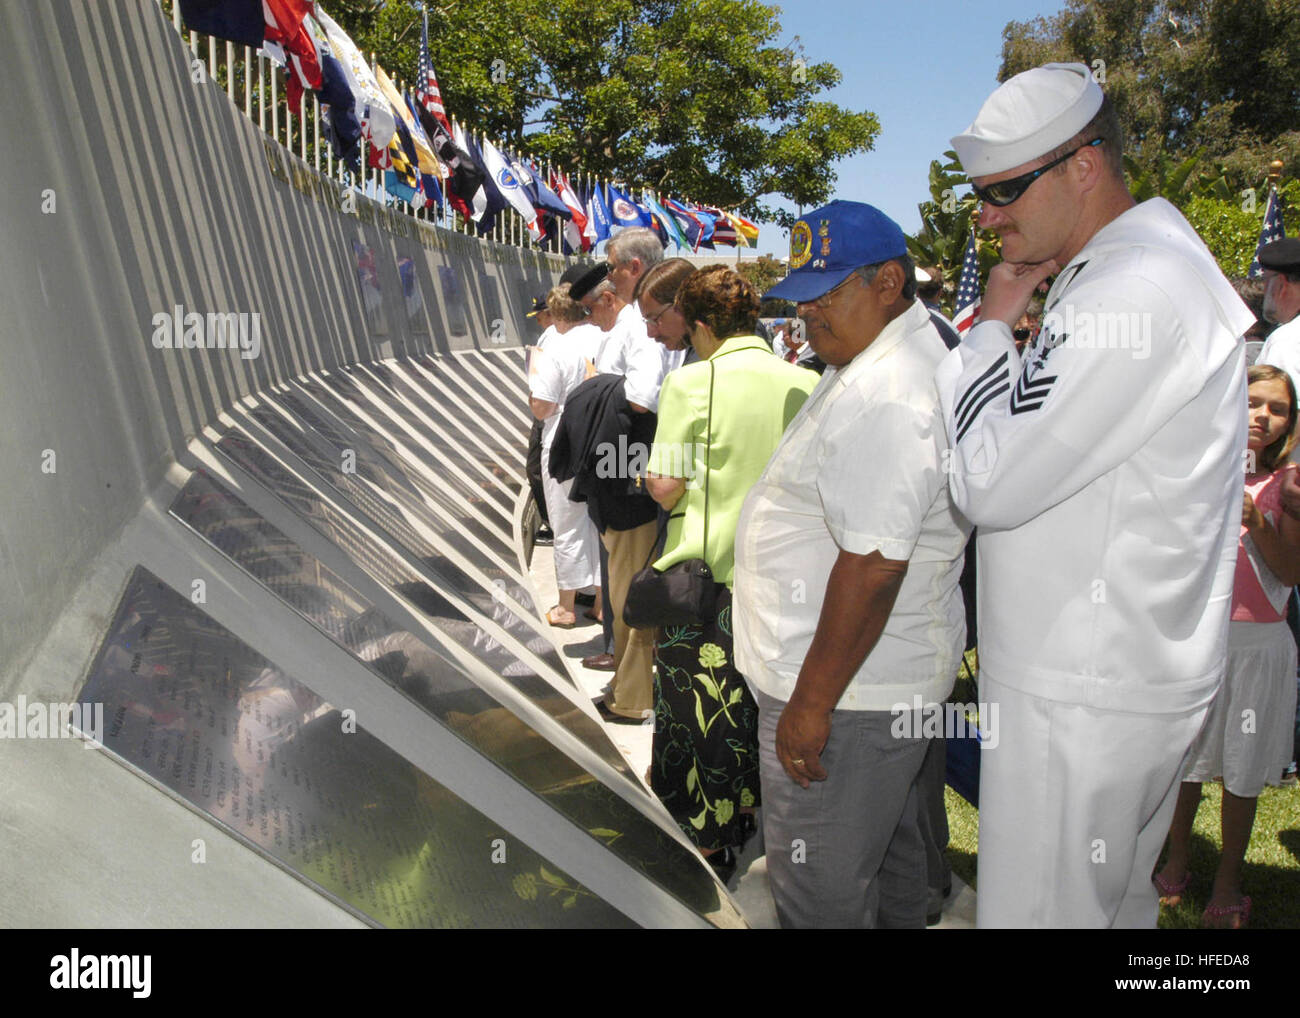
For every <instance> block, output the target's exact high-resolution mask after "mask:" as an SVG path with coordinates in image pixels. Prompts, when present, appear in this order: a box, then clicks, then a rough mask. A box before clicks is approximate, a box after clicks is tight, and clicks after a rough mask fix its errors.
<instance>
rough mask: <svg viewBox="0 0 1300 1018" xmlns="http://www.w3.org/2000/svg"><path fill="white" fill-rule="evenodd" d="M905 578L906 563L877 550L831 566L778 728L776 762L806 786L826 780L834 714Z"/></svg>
mask: <svg viewBox="0 0 1300 1018" xmlns="http://www.w3.org/2000/svg"><path fill="white" fill-rule="evenodd" d="M906 575H907V563H906V562H900V561H897V560H894V559H887V558H885V557H884V556H882V555H881V554H880V552H878V551H873V552H872V553H871V554H870V555H854V554H852V553H851V552H847V551H841V552H840V553H839V557H838V558H837V559H836V560H835V565H834V566H833V567H832V568H831V573H830V577H829V579H828V580H827V583H826V598H825V600H824V601H823V603H822V610H821V616H820V617H819V618H818V620H817V632H816V634H815V635H814V636H813V642H812V646H811V647H810V648H809V649H808V655H807V657H805V658H804V663H803V667H802V668H801V669H800V670H799V679H798V682H797V683H796V685H795V689H794V693H793V694H792V695H791V697H790V701H789V703H787V704H786V705H785V709H784V710H783V711H782V712H781V719H780V721H779V722H778V723H777V728H776V755H777V758H778V759H779V760H780V761H781V766H782V767H784V768H785V772H786V773H787V774H789V775H790V778H791V779H792V780H794V781H796V782H798V783H799V784H800V785H802V786H803V787H804V788H807V787H808V783H809V782H811V781H824V780H825V779H826V771H825V769H824V768H823V767H822V765H821V760H820V757H821V753H822V750H824V749H825V748H826V740H827V739H829V738H830V732H831V711H832V710H833V709H834V708H835V705H836V704H837V703H839V700H840V697H841V696H843V695H844V690H845V688H846V687H847V686H848V684H849V682H850V680H851V679H852V678H853V676H854V674H856V672H857V670H858V669H859V668H860V667H862V662H863V661H865V660H866V658H867V655H868V654H870V653H871V649H872V648H873V647H874V646H875V645H876V641H877V640H879V639H880V634H881V633H882V632H884V630H885V623H886V622H887V621H888V620H889V613H890V612H891V611H893V609H894V600H895V598H897V597H898V591H899V589H900V588H901V587H902V585H903V577H904V576H906Z"/></svg>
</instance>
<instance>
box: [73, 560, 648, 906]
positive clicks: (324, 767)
mask: <svg viewBox="0 0 1300 1018" xmlns="http://www.w3.org/2000/svg"><path fill="white" fill-rule="evenodd" d="M288 564H289V563H288V562H286V565H288ZM80 699H81V702H83V703H102V704H103V705H104V716H105V731H104V739H103V742H104V748H105V749H106V750H107V751H108V752H110V753H112V754H113V755H114V756H115V757H117V758H118V759H120V760H121V761H123V762H124V763H126V764H127V765H128V766H130V767H131V768H132V769H133V770H135V771H137V772H138V773H140V774H142V775H144V776H145V777H146V778H148V779H149V780H151V781H152V782H154V783H155V784H157V785H159V786H160V787H162V788H163V789H165V790H167V791H169V792H170V793H172V794H173V795H175V796H177V797H178V798H179V799H181V800H182V801H183V802H186V803H188V804H189V805H190V806H192V807H193V808H194V809H195V810H197V811H198V812H199V813H201V814H204V815H206V816H207V817H209V818H211V819H212V820H213V821H214V822H215V823H216V824H218V825H219V826H220V827H221V828H223V829H224V830H226V831H228V832H230V833H231V834H233V835H235V836H236V837H238V838H239V839H241V840H242V841H244V842H245V843H247V844H249V845H250V846H252V847H253V848H254V849H256V850H257V851H259V852H261V853H262V854H264V855H265V856H267V857H268V858H270V859H271V860H273V861H274V862H276V863H277V864H279V865H280V866H282V867H283V868H284V869H286V870H287V871H288V872H290V873H292V874H294V875H295V876H297V877H299V878H301V879H302V880H303V881H304V882H306V883H307V884H309V885H311V886H313V887H315V888H316V889H318V890H319V891H321V892H322V893H323V894H325V895H327V896H328V897H330V898H331V899H333V900H335V901H336V902H338V903H339V904H341V905H343V906H344V907H346V908H347V909H349V910H350V911H352V912H354V913H355V914H357V915H358V916H359V917H361V918H362V919H364V920H366V921H368V922H370V923H372V924H375V925H382V926H394V927H470V926H493V927H554V926H565V927H628V926H631V925H633V924H632V923H631V922H630V920H629V919H628V918H627V917H626V916H625V915H623V914H622V913H621V912H619V911H617V910H615V909H614V908H612V907H611V906H610V905H609V904H607V903H606V902H604V901H602V900H601V899H599V898H597V897H596V896H595V895H593V894H592V893H591V892H590V891H588V890H586V889H585V888H583V887H582V886H581V885H579V884H578V883H577V882H576V881H574V880H573V879H572V878H571V877H569V876H567V875H566V874H565V873H563V872H562V871H561V870H560V869H559V868H558V867H556V866H554V865H552V864H551V863H549V862H548V861H547V860H546V859H544V858H542V857H541V856H539V855H538V854H537V853H536V852H534V851H533V850H532V849H531V848H529V847H528V845H527V844H526V843H525V842H523V841H521V840H520V839H519V838H517V837H515V836H513V835H511V834H509V833H508V832H506V831H504V830H502V829H501V828H499V827H497V826H496V825H495V824H494V823H493V822H492V821H490V820H488V818H487V817H485V816H483V815H482V814H481V813H479V812H478V811H477V810H476V809H474V808H473V807H471V806H469V805H468V804H467V803H465V802H464V800H462V799H460V798H459V797H458V796H456V795H455V794H453V793H452V792H451V791H449V790H448V789H447V788H446V787H444V786H443V785H441V784H439V783H438V782H437V781H435V780H433V779H432V778H431V777H429V776H428V775H427V774H425V773H424V772H423V771H421V770H420V769H419V768H417V767H415V766H414V765H412V764H411V763H409V762H408V761H407V760H406V759H404V758H403V757H402V756H400V755H399V754H397V753H396V752H394V751H393V750H392V749H390V748H389V747H388V746H387V745H385V744H384V743H383V742H381V741H379V740H378V739H376V738H374V737H373V736H372V735H370V734H369V732H368V731H367V730H366V729H365V727H364V726H363V725H361V724H357V723H355V720H354V719H353V718H351V717H349V712H348V711H347V707H346V705H338V706H336V705H331V704H329V703H326V702H324V701H323V700H322V699H321V698H320V697H319V696H317V695H316V694H315V693H314V692H313V691H312V690H311V689H310V688H309V687H307V686H306V685H303V684H302V683H301V682H298V681H296V680H295V679H293V678H291V677H289V676H288V675H285V674H284V673H283V672H282V671H281V670H280V669H279V668H277V667H276V666H275V665H274V664H273V663H272V662H271V661H268V660H267V659H266V658H265V657H263V656H262V655H260V654H258V653H257V652H256V651H255V650H253V648H251V647H249V646H248V645H247V644H245V643H244V642H243V641H241V640H240V639H238V638H237V637H236V636H235V635H234V634H233V633H231V632H230V631H229V630H227V629H225V628H224V627H223V626H221V625H220V624H219V623H217V622H216V621H215V620H214V619H212V618H211V617H210V616H209V615H207V614H206V613H205V612H204V611H202V610H201V609H200V608H199V607H197V606H195V605H194V604H191V603H190V601H189V599H188V598H186V597H183V596H182V595H180V594H178V593H177V592H176V591H174V590H172V589H171V588H170V587H168V586H167V585H166V584H164V583H163V582H162V581H160V580H159V579H157V577H155V576H154V575H153V574H151V573H150V572H149V571H148V570H146V569H144V568H143V567H137V568H136V570H135V571H134V573H133V574H132V576H131V578H130V581H129V583H128V586H127V589H126V592H125V593H124V594H123V596H122V600H121V602H120V604H119V605H118V608H117V611H116V613H115V615H114V618H113V621H112V624H111V625H110V627H109V630H108V634H107V636H106V637H105V640H104V643H103V645H102V646H101V647H100V650H99V653H98V654H97V655H96V657H95V661H94V664H93V665H92V667H91V670H90V675H89V678H88V679H87V680H86V684H85V686H84V687H83V689H82V691H81V697H80Z"/></svg>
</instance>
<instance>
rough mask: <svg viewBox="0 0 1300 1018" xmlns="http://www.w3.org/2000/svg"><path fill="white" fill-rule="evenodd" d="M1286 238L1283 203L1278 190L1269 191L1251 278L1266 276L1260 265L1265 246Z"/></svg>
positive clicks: (1252, 263)
mask: <svg viewBox="0 0 1300 1018" xmlns="http://www.w3.org/2000/svg"><path fill="white" fill-rule="evenodd" d="M1285 236H1286V230H1285V229H1284V228H1283V226H1282V203H1281V201H1279V200H1278V197H1277V188H1275V187H1270V188H1269V189H1268V204H1267V205H1266V206H1265V207H1264V225H1263V227H1261V229H1260V231H1259V243H1258V244H1256V245H1255V258H1254V260H1253V261H1252V262H1251V263H1250V273H1249V275H1250V277H1251V278H1252V279H1256V278H1258V277H1260V276H1262V275H1263V274H1264V269H1263V267H1262V266H1261V265H1260V264H1259V252H1260V250H1261V249H1262V248H1263V247H1264V245H1265V244H1271V243H1273V241H1275V240H1281V239H1282V238H1283V237H1285Z"/></svg>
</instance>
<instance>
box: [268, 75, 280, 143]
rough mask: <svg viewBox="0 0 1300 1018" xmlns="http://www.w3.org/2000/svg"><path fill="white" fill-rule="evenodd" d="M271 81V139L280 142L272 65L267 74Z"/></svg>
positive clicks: (278, 106)
mask: <svg viewBox="0 0 1300 1018" xmlns="http://www.w3.org/2000/svg"><path fill="white" fill-rule="evenodd" d="M267 77H269V78H270V79H271V137H272V138H274V139H275V140H276V141H279V140H280V100H279V97H278V96H277V95H276V94H275V65H274V64H272V65H271V68H270V70H269V72H268V74H267Z"/></svg>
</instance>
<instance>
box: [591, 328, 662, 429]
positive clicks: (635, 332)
mask: <svg viewBox="0 0 1300 1018" xmlns="http://www.w3.org/2000/svg"><path fill="white" fill-rule="evenodd" d="M662 349H663V348H662V347H661V346H660V345H659V344H658V343H656V342H655V341H654V340H653V339H651V338H650V337H649V336H648V335H646V331H645V320H644V319H643V318H642V317H641V312H640V311H638V310H637V307H636V305H635V304H625V305H623V309H622V310H621V311H620V312H619V313H618V318H617V319H616V320H615V321H614V327H613V328H612V329H610V330H609V334H608V335H607V336H606V338H605V342H604V344H603V345H602V346H601V348H600V353H599V355H598V356H597V358H596V370H597V371H598V372H600V373H601V374H602V375H623V376H625V377H626V378H627V385H626V387H625V392H626V394H627V401H628V402H629V403H635V404H636V405H637V406H643V407H645V408H646V409H647V410H656V409H658V407H659V386H660V385H662V384H663V380H664V375H665V374H667V370H666V369H667V364H666V363H665V359H664V356H663V354H662V353H661V352H660V351H661V350H662Z"/></svg>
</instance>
